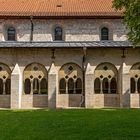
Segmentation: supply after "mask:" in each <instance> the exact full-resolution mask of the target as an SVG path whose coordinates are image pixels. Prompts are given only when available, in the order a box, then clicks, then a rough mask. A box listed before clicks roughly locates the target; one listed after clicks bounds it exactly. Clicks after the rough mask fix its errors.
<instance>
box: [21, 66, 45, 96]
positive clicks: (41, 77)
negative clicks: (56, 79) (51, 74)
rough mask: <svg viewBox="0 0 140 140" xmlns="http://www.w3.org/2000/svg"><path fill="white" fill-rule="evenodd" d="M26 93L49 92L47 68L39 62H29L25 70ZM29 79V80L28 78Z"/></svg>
mask: <svg viewBox="0 0 140 140" xmlns="http://www.w3.org/2000/svg"><path fill="white" fill-rule="evenodd" d="M23 75H24V77H23V78H24V81H25V82H24V89H25V90H24V92H25V94H47V93H48V81H47V70H46V68H45V67H44V66H43V65H41V64H39V63H32V64H29V65H28V66H27V67H26V68H25V69H24V72H23ZM26 79H28V80H26Z"/></svg>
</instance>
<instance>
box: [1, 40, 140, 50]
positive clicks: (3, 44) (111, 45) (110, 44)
mask: <svg viewBox="0 0 140 140" xmlns="http://www.w3.org/2000/svg"><path fill="white" fill-rule="evenodd" d="M3 47H4V48H32V47H37V48H63V47H64V48H83V47H87V48H98V47H100V48H102V47H108V48H121V47H122V48H123V47H132V45H131V43H130V42H128V41H85V42H83V41H75V42H9V41H6V42H0V48H3ZM139 47H140V46H139Z"/></svg>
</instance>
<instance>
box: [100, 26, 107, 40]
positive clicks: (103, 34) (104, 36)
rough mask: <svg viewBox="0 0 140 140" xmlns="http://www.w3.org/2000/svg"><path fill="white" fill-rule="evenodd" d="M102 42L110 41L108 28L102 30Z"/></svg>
mask: <svg viewBox="0 0 140 140" xmlns="http://www.w3.org/2000/svg"><path fill="white" fill-rule="evenodd" d="M101 40H109V30H108V28H106V27H103V28H102V29H101Z"/></svg>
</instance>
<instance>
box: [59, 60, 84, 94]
mask: <svg viewBox="0 0 140 140" xmlns="http://www.w3.org/2000/svg"><path fill="white" fill-rule="evenodd" d="M82 91H83V71H82V69H81V67H79V66H78V65H77V64H74V63H68V64H65V65H63V66H62V67H61V69H60V70H59V93H60V94H82V93H83V92H82Z"/></svg>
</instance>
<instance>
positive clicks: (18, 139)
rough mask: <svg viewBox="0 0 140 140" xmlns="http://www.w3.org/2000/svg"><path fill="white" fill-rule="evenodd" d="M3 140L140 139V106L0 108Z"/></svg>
mask: <svg viewBox="0 0 140 140" xmlns="http://www.w3.org/2000/svg"><path fill="white" fill-rule="evenodd" d="M0 140H140V110H139V109H87V110H86V109H78V110H74V109H73V110H72V109H70V110H20V111H17V110H1V111H0Z"/></svg>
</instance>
